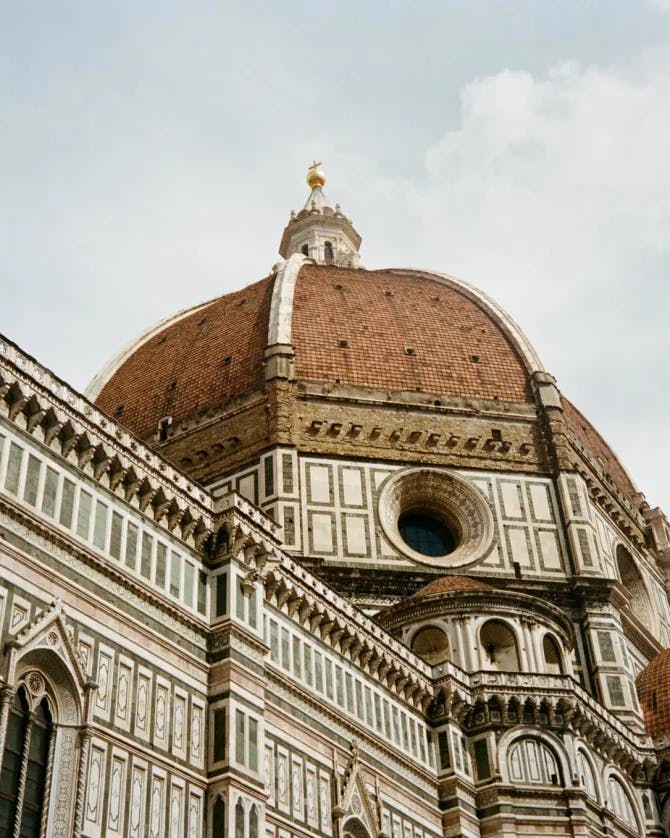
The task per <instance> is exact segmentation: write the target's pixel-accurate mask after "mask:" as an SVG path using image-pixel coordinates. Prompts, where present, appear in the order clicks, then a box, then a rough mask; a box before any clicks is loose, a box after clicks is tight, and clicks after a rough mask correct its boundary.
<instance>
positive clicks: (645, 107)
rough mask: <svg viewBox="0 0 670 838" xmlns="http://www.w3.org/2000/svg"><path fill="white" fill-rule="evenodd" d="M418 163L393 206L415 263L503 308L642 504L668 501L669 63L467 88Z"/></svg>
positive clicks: (586, 69)
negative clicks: (455, 119)
mask: <svg viewBox="0 0 670 838" xmlns="http://www.w3.org/2000/svg"><path fill="white" fill-rule="evenodd" d="M425 162H426V169H427V172H428V174H429V178H430V183H429V185H428V187H426V188H421V189H419V188H417V186H416V185H415V184H405V191H404V194H400V196H399V201H400V202H401V205H402V202H403V201H404V202H405V205H406V206H409V207H410V208H411V209H410V210H409V212H411V213H413V214H414V216H415V219H416V220H419V221H420V223H418V224H417V230H413V231H412V233H413V234H414V239H415V242H416V246H415V249H414V253H415V254H416V255H415V261H417V262H419V260H420V263H421V264H423V265H425V264H426V263H428V264H432V265H433V266H436V267H440V266H441V267H442V268H444V267H445V266H448V269H451V270H453V272H454V273H456V274H457V275H459V274H460V275H462V276H464V277H465V278H466V279H468V280H470V281H472V282H474V283H475V284H477V285H479V286H480V287H482V288H483V289H485V290H487V291H488V292H489V293H491V294H492V295H493V296H494V297H496V298H497V299H499V300H500V301H501V302H503V304H505V305H506V306H507V307H508V308H509V309H510V310H511V311H512V313H513V315H514V316H515V317H516V319H517V320H519V321H520V322H521V324H522V326H524V328H525V329H526V330H527V331H528V333H529V335H530V337H531V339H532V340H533V341H534V342H535V344H536V346H537V347H538V349H539V351H540V355H541V357H543V358H544V360H545V363H546V364H547V367H548V368H549V369H550V371H552V372H554V373H555V374H556V375H557V376H558V377H559V384H560V385H562V387H563V389H564V390H565V392H566V394H567V395H568V396H570V397H571V398H573V399H574V400H575V401H576V402H577V404H578V405H579V406H580V407H581V408H582V409H583V410H584V411H585V412H586V414H587V415H588V416H589V417H590V418H591V419H592V421H594V423H595V424H596V425H597V426H598V427H599V429H600V430H601V431H602V432H603V433H604V434H605V436H606V437H608V438H609V439H610V440H611V441H612V442H613V444H614V447H615V448H616V449H617V450H619V453H620V454H621V455H622V459H623V460H624V462H625V463H626V464H627V465H628V466H629V467H630V469H631V471H632V473H633V476H634V478H636V479H637V481H638V483H639V484H640V486H641V488H642V489H643V490H645V491H646V492H647V494H648V496H649V499H650V501H651V502H652V503H654V502H661V501H662V500H663V495H664V494H665V496H666V498H667V489H666V486H665V478H664V476H663V475H662V472H663V471H664V469H659V462H663V461H665V462H666V464H667V463H668V462H670V443H668V441H667V440H666V438H665V432H664V430H663V429H664V426H665V424H666V419H665V416H666V415H667V411H668V404H667V398H668V397H667V394H665V393H661V392H659V386H660V382H661V381H662V380H665V381H666V382H667V378H668V374H667V364H668V359H669V356H670V330H669V329H668V325H667V324H668V321H669V320H670V292H669V288H670V236H669V231H670V52H668V51H656V52H654V53H653V54H648V55H646V56H645V57H644V59H643V60H641V61H640V62H638V63H637V65H636V66H634V67H631V68H629V69H628V70H627V71H626V72H625V73H624V72H623V71H621V70H616V69H603V68H599V67H593V66H580V65H579V64H576V63H563V64H560V65H558V66H556V67H554V68H553V69H551V70H550V71H549V72H548V73H546V75H543V76H536V75H533V74H531V73H528V72H520V71H511V70H504V71H502V72H499V73H497V74H495V75H492V76H490V77H487V78H482V79H478V80H475V81H472V82H471V83H469V84H467V85H466V86H465V88H464V89H463V91H462V95H461V114H460V120H459V124H458V125H457V127H455V128H452V129H450V130H449V131H447V132H446V133H445V134H444V136H443V137H442V138H441V139H440V140H439V141H438V142H436V143H435V144H434V145H433V146H432V147H431V148H430V149H428V151H427V153H426V158H425ZM379 188H380V189H382V188H383V189H386V190H388V189H389V184H388V183H386V184H384V186H383V187H382V186H380V187H379ZM392 189H393V190H395V191H397V192H399V193H402V190H401V189H399V188H398V185H397V183H394V184H393V187H392ZM396 239H398V236H397V235H396ZM386 257H387V259H388V254H386ZM665 505H666V506H668V503H667V500H666V503H665Z"/></svg>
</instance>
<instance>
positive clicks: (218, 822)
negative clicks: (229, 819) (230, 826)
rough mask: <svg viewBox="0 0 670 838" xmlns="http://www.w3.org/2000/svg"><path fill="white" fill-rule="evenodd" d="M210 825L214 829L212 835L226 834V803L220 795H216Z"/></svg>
mask: <svg viewBox="0 0 670 838" xmlns="http://www.w3.org/2000/svg"><path fill="white" fill-rule="evenodd" d="M212 815H213V817H212V821H213V823H212V826H213V829H214V835H216V836H217V838H218V836H219V835H221V836H224V835H227V833H228V830H227V824H226V804H225V802H224V800H223V798H221V797H217V798H216V801H215V803H214V812H213V813H212Z"/></svg>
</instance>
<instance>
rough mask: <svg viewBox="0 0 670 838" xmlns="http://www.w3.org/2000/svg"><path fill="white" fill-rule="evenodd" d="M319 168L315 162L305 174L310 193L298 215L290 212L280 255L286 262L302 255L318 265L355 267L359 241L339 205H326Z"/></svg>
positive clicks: (323, 180) (358, 236)
mask: <svg viewBox="0 0 670 838" xmlns="http://www.w3.org/2000/svg"><path fill="white" fill-rule="evenodd" d="M322 166H323V164H322V163H320V162H317V161H316V160H315V161H314V162H313V163H312V165H311V166H310V167H309V168H308V170H307V178H306V180H307V185H308V186H309V187H310V190H311V191H310V193H309V195H308V196H307V201H306V202H305V206H304V207H303V209H302V210H300V212H299V213H297V214H296V213H295V212H291V218H290V219H289V222H288V224H287V225H286V228H285V229H284V233H283V235H282V240H281V243H280V245H279V253H280V255H281V256H283V257H284V258H285V259H288V258H289V256H291V255H293V254H294V253H302V254H303V255H304V256H308V257H309V258H311V259H313V260H314V261H315V262H316V263H317V264H320V265H338V266H340V267H358V261H359V255H358V249H359V247H360V245H361V237H360V235H359V234H358V233H357V232H356V230H355V229H354V226H353V224H352V223H351V221H350V220H349V219H348V218H346V217H345V216H344V215H343V214H342V211H341V209H340V205H339V204H335V207H334V208H333V207H332V206H331V205H330V204H329V202H328V199H327V198H326V195H325V192H324V191H323V187H324V185H325V183H326V175H325V173H324V171H323V168H322Z"/></svg>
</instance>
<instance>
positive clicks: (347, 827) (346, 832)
mask: <svg viewBox="0 0 670 838" xmlns="http://www.w3.org/2000/svg"><path fill="white" fill-rule="evenodd" d="M342 838H370V833H369V832H368V830H367V828H366V826H365V824H364V823H363V821H362V820H361V819H360V818H355V817H352V818H347V820H346V821H345V822H344V823H343V825H342Z"/></svg>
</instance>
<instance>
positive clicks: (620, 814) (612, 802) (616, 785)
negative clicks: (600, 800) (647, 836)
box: [605, 773, 643, 835]
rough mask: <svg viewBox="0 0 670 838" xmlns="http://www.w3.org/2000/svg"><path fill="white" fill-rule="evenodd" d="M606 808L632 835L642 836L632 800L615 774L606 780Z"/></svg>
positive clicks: (639, 821)
mask: <svg viewBox="0 0 670 838" xmlns="http://www.w3.org/2000/svg"><path fill="white" fill-rule="evenodd" d="M606 788H607V800H606V801H605V803H606V806H607V808H608V809H609V810H610V812H612V814H613V815H614V816H615V817H617V818H618V819H619V820H620V821H621V822H622V823H624V824H625V825H626V826H627V827H628V828H629V829H630V830H631V831H632V833H633V834H634V835H642V834H643V833H642V831H641V830H640V823H641V820H640V817H639V815H638V813H637V812H636V807H635V804H634V803H633V798H632V795H631V794H630V792H629V791H628V789H627V788H626V785H625V783H624V782H623V781H622V780H621V779H620V778H619V777H617V776H616V775H615V774H613V773H610V775H609V776H608V778H607V785H606Z"/></svg>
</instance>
